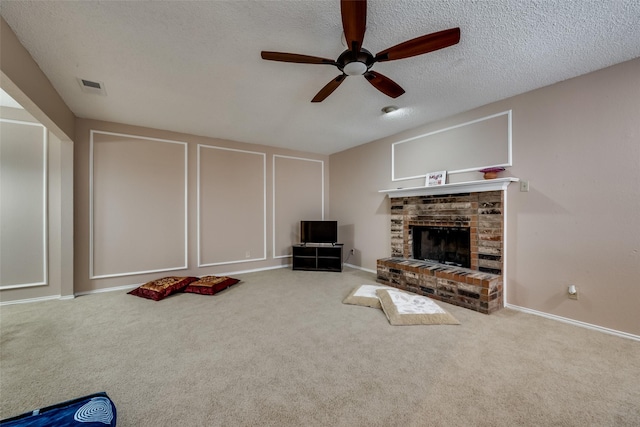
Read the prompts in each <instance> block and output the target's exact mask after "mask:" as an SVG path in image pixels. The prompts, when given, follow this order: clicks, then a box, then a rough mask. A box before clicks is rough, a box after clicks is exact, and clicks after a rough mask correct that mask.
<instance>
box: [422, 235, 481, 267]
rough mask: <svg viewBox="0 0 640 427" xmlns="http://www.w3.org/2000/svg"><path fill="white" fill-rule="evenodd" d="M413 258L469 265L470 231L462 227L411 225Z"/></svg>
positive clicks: (461, 265)
mask: <svg viewBox="0 0 640 427" xmlns="http://www.w3.org/2000/svg"><path fill="white" fill-rule="evenodd" d="M412 233H413V258H414V259H420V260H429V261H435V262H439V263H441V264H447V265H455V266H457V267H465V268H470V267H471V233H470V230H469V228H464V227H423V226H414V227H412Z"/></svg>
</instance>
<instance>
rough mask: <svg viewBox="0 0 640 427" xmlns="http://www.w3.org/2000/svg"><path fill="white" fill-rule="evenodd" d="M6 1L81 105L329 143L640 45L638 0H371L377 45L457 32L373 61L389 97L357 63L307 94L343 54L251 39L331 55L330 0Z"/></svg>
mask: <svg viewBox="0 0 640 427" xmlns="http://www.w3.org/2000/svg"><path fill="white" fill-rule="evenodd" d="M0 13H1V14H2V16H3V17H4V19H5V20H6V21H7V22H8V24H9V25H10V26H11V28H12V29H13V31H14V32H15V33H16V34H17V36H18V38H19V39H20V41H21V42H22V44H23V45H24V46H25V47H26V49H27V50H28V51H29V52H30V53H31V55H32V56H33V58H34V59H35V60H36V62H37V63H38V64H39V66H40V67H41V68H42V70H43V71H44V73H45V74H46V75H47V76H48V77H49V79H50V80H51V82H52V84H53V86H54V87H55V88H56V90H57V91H58V92H59V93H60V95H61V96H62V98H63V99H64V101H65V102H66V103H67V105H68V106H69V107H70V108H71V110H72V111H73V112H74V113H75V114H76V116H78V117H83V118H92V119H100V120H107V121H114V122H120V123H127V124H134V125H139V126H147V127H152V128H158V129H167V130H171V131H177V132H185V133H190V134H195V135H203V136H209V137H214V138H224V139H230V140H235V141H242V142H250V143H257V144H265V145H272V146H277V147H286V148H292V149H299V150H304V151H310V152H317V153H323V154H331V153H335V152H338V151H341V150H344V149H347V148H350V147H353V146H356V145H360V144H363V143H366V142H369V141H372V140H375V139H378V138H382V137H385V136H388V135H391V134H394V133H397V132H400V131H403V130H406V129H410V128H413V127H416V126H419V125H422V124H425V123H428V122H431V121H434V120H437V119H440V118H443V117H447V116H450V115H452V114H455V113H458V112H462V111H466V110H469V109H472V108H474V107H477V106H480V105H484V104H487V103H490V102H493V101H497V100H500V99H504V98H507V97H510V96H513V95H516V94H520V93H523V92H527V91H530V90H532V89H536V88H539V87H542V86H547V85H549V84H552V83H555V82H558V81H562V80H566V79H568V78H571V77H575V76H578V75H581V74H585V73H588V72H590V71H594V70H597V69H601V68H604V67H607V66H610V65H613V64H616V63H620V62H623V61H626V60H630V59H633V58H637V57H640V36H638V34H639V32H638V29H639V28H640V1H638V0H575V1H573V0H539V1H534V0H475V1H474V0H447V1H444V0H443V1H436V0H431V1H417V0H393V1H392V0H370V1H369V3H368V13H367V31H366V34H365V39H364V43H363V45H364V47H365V48H366V49H368V50H369V51H371V52H373V53H374V54H375V53H376V52H380V51H381V50H383V49H386V48H388V47H391V46H394V45H396V44H398V43H400V42H403V41H405V40H408V39H412V38H414V37H418V36H421V35H423V34H428V33H432V32H436V31H440V30H444V29H447V28H452V27H460V28H461V33H462V35H461V41H460V43H459V44H457V45H455V46H452V47H449V48H446V49H443V50H440V51H437V52H432V53H429V54H426V55H421V56H417V57H413V58H408V59H402V60H397V61H389V62H384V63H377V64H375V65H374V67H373V70H375V71H378V72H380V73H382V74H384V75H386V76H388V77H390V78H391V79H393V80H394V81H395V82H397V83H398V84H399V85H400V86H402V87H403V88H404V89H405V90H406V93H405V94H404V95H402V96H400V97H399V98H397V99H395V100H393V99H391V98H388V97H387V96H385V95H383V94H382V93H380V92H378V91H377V90H376V89H375V88H374V87H373V86H371V85H370V84H369V83H368V82H367V81H366V80H365V79H364V78H363V77H360V76H356V77H353V76H352V77H349V78H348V79H346V81H345V82H344V83H343V84H342V85H341V86H340V87H339V88H338V89H337V90H336V91H335V92H334V93H333V94H332V95H331V96H329V97H328V98H327V99H326V100H325V101H324V102H321V103H313V104H312V103H311V102H310V100H311V99H312V98H313V97H314V95H315V94H316V93H317V92H318V91H319V90H320V89H321V88H322V87H323V86H324V85H325V84H327V83H328V82H329V81H330V80H332V79H333V78H335V77H336V76H337V75H338V74H339V72H338V70H337V69H336V68H335V67H333V66H330V65H308V64H293V63H284V62H272V61H264V60H262V59H261V58H260V51H261V50H271V51H279V52H291V53H299V54H306V55H313V56H320V57H325V58H337V57H338V55H339V54H340V53H341V52H342V51H343V50H344V49H345V47H344V45H343V44H342V40H341V38H342V26H341V18H340V4H339V2H338V1H337V0H332V1H312V0H300V1H273V0H271V1H262V0H257V1H233V0H226V1H220V0H219V1H199V2H184V1H168V2H164V1H153V2H147V1H135V2H134V1H123V2H115V1H100V2H98V1H80V2H68V1H51V0H50V1H46V2H45V1H35V2H26V1H7V0H2V2H1V5H0ZM77 78H84V79H88V80H94V81H99V82H103V83H104V84H105V88H106V91H107V96H100V95H95V94H88V93H85V92H82V91H81V89H80V86H79V84H78V82H77ZM390 104H395V105H397V106H399V107H401V110H400V111H398V112H397V113H395V114H393V115H389V116H384V115H382V113H381V112H380V109H381V108H382V107H384V106H386V105H390Z"/></svg>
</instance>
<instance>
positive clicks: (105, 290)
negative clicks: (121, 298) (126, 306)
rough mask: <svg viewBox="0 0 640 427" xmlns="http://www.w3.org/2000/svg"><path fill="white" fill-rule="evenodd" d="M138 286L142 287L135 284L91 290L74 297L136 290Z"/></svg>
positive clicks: (78, 293)
mask: <svg viewBox="0 0 640 427" xmlns="http://www.w3.org/2000/svg"><path fill="white" fill-rule="evenodd" d="M140 285H142V283H136V284H134V285H123V286H114V287H112V288H103V289H93V290H91V291H84V292H76V293H75V296H77V297H80V296H82V295H91V294H101V293H103V292H114V291H126V290H127V289H133V288H137V287H138V286H140Z"/></svg>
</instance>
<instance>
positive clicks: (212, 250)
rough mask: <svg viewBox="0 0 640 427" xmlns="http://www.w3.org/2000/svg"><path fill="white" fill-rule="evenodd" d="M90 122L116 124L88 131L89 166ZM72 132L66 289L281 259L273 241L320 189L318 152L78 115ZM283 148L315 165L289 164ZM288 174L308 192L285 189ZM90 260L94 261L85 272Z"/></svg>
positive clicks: (259, 265) (315, 202)
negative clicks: (70, 253)
mask: <svg viewBox="0 0 640 427" xmlns="http://www.w3.org/2000/svg"><path fill="white" fill-rule="evenodd" d="M91 130H94V131H100V132H101V134H100V135H103V134H104V133H105V132H106V133H107V134H104V135H107V136H109V135H110V134H117V135H116V136H115V137H114V136H113V135H111V136H110V137H109V138H106V139H105V138H104V137H101V138H102V139H101V140H100V141H98V142H96V141H94V144H93V146H94V148H93V171H92V172H91V171H90V167H89V166H90V151H91V150H90V146H91V137H90V136H91ZM75 135H76V146H75V172H76V174H75V197H76V202H75V218H76V221H75V254H76V257H75V292H76V293H85V292H91V291H96V290H101V289H107V288H112V287H118V286H129V285H134V284H139V283H144V282H146V281H148V280H152V279H155V278H159V277H162V276H167V275H196V276H202V275H206V274H231V273H233V272H239V271H247V270H255V269H265V268H278V267H281V266H284V265H288V264H289V263H290V259H289V258H288V257H286V256H285V257H282V254H283V251H285V248H286V247H287V246H290V245H291V244H293V243H296V242H297V240H296V237H297V236H296V235H293V234H292V233H290V231H289V230H291V229H294V228H295V227H297V224H298V222H299V221H300V219H303V218H306V216H308V212H309V208H308V204H311V205H312V206H313V207H314V209H315V207H316V206H322V200H327V199H328V197H327V194H325V193H324V192H326V191H327V190H328V185H327V182H325V181H327V180H328V156H323V155H317V154H309V153H302V152H296V151H291V150H283V149H277V148H273V147H267V146H260V145H253V144H244V143H239V142H232V141H226V140H219V139H212V138H205V137H198V136H193V135H186V134H179V133H173V132H166V131H161V130H157V129H148V128H141V127H135V126H128V125H123V124H118V123H108V122H100V121H93V120H83V119H78V120H77V126H76V130H75ZM94 135H96V133H95V132H94ZM185 148H186V151H185V150H184V149H185ZM185 152H186V155H187V157H186V168H187V176H186V186H185V180H184V164H185V163H184V160H185V157H184V153H185ZM284 158H291V159H293V158H295V159H298V160H296V162H300V163H303V164H312V165H314V166H316V165H320V166H321V170H319V169H318V168H317V167H311V168H307V171H305V170H300V169H299V168H298V169H296V167H292V166H291V165H285V164H282V163H281V160H283V159H284ZM274 165H275V166H276V169H275V173H274ZM282 168H284V170H293V171H294V172H293V173H292V175H289V174H282V173H280V172H281V171H282V170H283V169H282ZM296 170H297V171H296ZM292 180H299V181H300V182H305V183H307V185H309V186H310V188H311V191H310V194H311V196H310V198H302V199H301V198H300V197H301V194H300V192H299V191H290V190H291V181H292ZM92 185H93V190H92V191H91V187H92ZM294 188H295V186H294ZM317 189H321V190H320V191H318V190H317ZM185 190H186V211H187V213H186V219H187V222H186V230H185V222H184V218H185V216H184V210H185V204H184V194H185V193H184V191H185ZM274 191H275V192H276V194H277V197H276V198H275V199H274ZM274 200H276V203H277V206H278V209H276V210H275V216H274V209H273V206H274V204H273V203H274ZM301 200H302V201H303V202H302V203H301ZM90 202H91V203H93V208H94V211H93V216H92V215H91V210H90V207H91V205H90ZM328 207H329V205H328V203H325V204H324V208H325V209H328ZM319 214H320V215H323V212H320V213H319ZM274 227H275V228H276V231H275V234H276V235H277V236H278V238H277V242H278V244H277V245H274V231H273V230H274ZM283 229H286V230H287V234H286V238H283V237H282V234H281V233H282V230H283ZM185 231H186V251H185ZM92 233H93V242H92V241H91V234H92ZM274 246H276V249H277V253H276V254H274V250H273V248H274ZM185 252H186V268H180V266H179V265H178V266H176V262H178V261H180V257H182V259H184V257H185ZM92 255H93V257H94V258H93V260H92V258H91V257H92ZM274 255H275V256H274ZM285 255H286V254H285ZM91 262H93V263H94V268H95V267H97V266H98V264H99V263H101V264H100V265H101V267H100V269H98V270H95V271H94V275H93V278H91V275H90V273H91V272H90V265H91ZM138 272H143V273H138ZM97 273H100V274H97Z"/></svg>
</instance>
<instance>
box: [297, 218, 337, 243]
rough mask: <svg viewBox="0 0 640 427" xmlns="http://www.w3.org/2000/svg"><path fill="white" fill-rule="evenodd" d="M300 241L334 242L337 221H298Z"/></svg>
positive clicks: (335, 240) (335, 239)
mask: <svg viewBox="0 0 640 427" xmlns="http://www.w3.org/2000/svg"><path fill="white" fill-rule="evenodd" d="M300 241H301V242H302V243H336V242H337V241H338V221H300Z"/></svg>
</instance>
